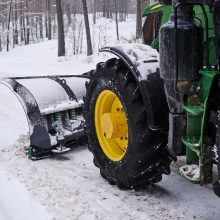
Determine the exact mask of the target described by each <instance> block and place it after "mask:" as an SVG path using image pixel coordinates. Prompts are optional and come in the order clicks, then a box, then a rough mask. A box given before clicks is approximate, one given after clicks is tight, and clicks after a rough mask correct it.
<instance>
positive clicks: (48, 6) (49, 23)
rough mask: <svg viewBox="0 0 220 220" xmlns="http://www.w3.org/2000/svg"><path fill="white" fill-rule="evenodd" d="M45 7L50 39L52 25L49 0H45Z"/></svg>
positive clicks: (49, 38)
mask: <svg viewBox="0 0 220 220" xmlns="http://www.w3.org/2000/svg"><path fill="white" fill-rule="evenodd" d="M47 9H48V40H51V39H52V25H51V3H50V0H47Z"/></svg>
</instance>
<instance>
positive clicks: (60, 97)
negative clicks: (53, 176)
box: [0, 74, 88, 159]
mask: <svg viewBox="0 0 220 220" xmlns="http://www.w3.org/2000/svg"><path fill="white" fill-rule="evenodd" d="M86 81H88V75H86V74H85V75H82V76H42V77H41V76H36V77H12V78H1V79H0V84H3V85H5V86H6V87H8V88H9V89H10V90H11V91H12V92H13V93H14V94H15V95H16V97H17V98H18V100H19V101H20V103H21V105H22V107H23V109H24V111H25V114H26V117H27V121H28V124H29V134H30V147H29V148H28V149H27V154H28V156H29V158H31V159H37V158H41V157H45V156H47V155H53V154H58V153H64V152H66V151H68V150H70V149H71V148H72V147H73V146H74V145H73V143H78V141H79V140H81V139H85V131H84V119H83V116H82V108H83V96H85V93H86V89H85V83H86ZM67 146H68V148H67Z"/></svg>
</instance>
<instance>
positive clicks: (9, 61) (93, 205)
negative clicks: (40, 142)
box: [0, 19, 220, 220]
mask: <svg viewBox="0 0 220 220" xmlns="http://www.w3.org/2000/svg"><path fill="white" fill-rule="evenodd" d="M120 25H124V26H123V32H124V33H123V34H125V36H126V37H128V36H132V33H134V32H135V28H134V27H135V26H134V21H131V20H129V21H128V22H127V23H123V24H122V23H120ZM99 26H102V28H103V32H106V33H107V36H108V38H107V40H108V41H109V42H107V43H109V45H112V43H114V42H116V40H115V38H114V37H113V36H114V23H113V22H110V21H105V20H103V19H100V23H98V24H97V27H96V28H94V29H93V31H94V32H96V35H95V36H94V37H93V38H94V39H98V35H99V32H98V30H99ZM105 27H108V28H106V29H105ZM121 30H122V27H121ZM107 43H106V42H105V41H104V38H102V40H101V43H100V45H101V46H106V45H105V44H107ZM96 44H97V42H96ZM67 45H68V44H67ZM56 47H57V42H56V40H53V41H45V42H42V43H39V44H33V45H29V46H25V47H17V48H15V49H13V50H11V51H10V52H9V53H6V52H3V53H0V76H9V75H10V76H22V75H42V74H46V75H53V74H80V73H84V72H87V71H89V70H91V69H94V68H95V66H96V63H97V62H98V61H103V60H105V59H107V58H108V57H109V56H106V55H105V54H103V55H102V54H99V56H97V55H94V56H93V57H92V58H90V59H88V58H86V56H85V54H82V55H77V56H76V57H73V56H69V55H68V56H66V57H64V58H57V57H56V53H57V48H56ZM39 86H40V85H39ZM0 94H1V96H0V122H1V123H0V219H1V220H5V219H6V220H20V219H22V220H29V219H35V218H36V219H43V220H44V219H53V220H56V219H57V220H60V219H64V220H70V219H79V220H81V219H82V220H83V219H85V220H88V219H91V220H92V219H95V220H96V219H100V220H108V219H109V220H110V219H114V220H120V219H123V220H129V219H132V220H133V219H138V220H139V219H140V220H142V219H143V220H170V219H175V220H177V219H180V220H195V219H199V220H219V216H220V210H219V206H220V200H219V198H217V197H216V196H215V195H214V193H213V190H212V188H211V187H210V186H207V187H204V186H203V187H202V186H200V185H194V184H191V183H189V182H188V181H186V180H185V179H184V178H183V177H182V176H181V175H180V174H179V167H178V166H177V165H176V164H173V166H172V173H171V175H170V176H165V177H164V178H163V181H162V182H160V183H159V184H157V185H153V184H151V185H148V186H146V187H145V188H143V189H141V190H128V191H120V190H119V189H118V188H117V187H116V186H111V185H109V184H108V183H107V182H106V181H105V180H104V179H102V178H101V177H100V174H99V170H98V169H97V168H96V167H95V166H94V165H93V161H92V160H93V158H92V155H91V153H90V152H89V151H88V149H87V146H78V147H77V146H76V148H75V149H74V150H73V151H71V152H69V153H67V154H65V155H62V156H61V155H60V156H57V157H55V158H51V159H45V160H41V161H36V162H33V161H30V160H28V159H27V156H26V155H25V153H24V148H25V147H27V146H29V144H30V143H29V138H28V136H27V133H28V125H27V121H26V119H25V113H24V110H23V109H22V107H21V105H20V103H19V101H18V100H17V98H16V97H15V96H14V95H13V94H12V93H11V92H10V90H9V89H7V88H6V87H5V86H3V85H0ZM18 138H19V140H18ZM3 207H4V208H3ZM30 214H31V215H30Z"/></svg>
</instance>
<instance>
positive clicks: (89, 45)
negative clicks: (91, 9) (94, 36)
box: [82, 0, 93, 56]
mask: <svg viewBox="0 0 220 220" xmlns="http://www.w3.org/2000/svg"><path fill="white" fill-rule="evenodd" d="M82 5H83V14H84V21H85V28H86V39H87V56H91V55H92V54H93V50H92V40H91V34H90V26H89V16H88V8H87V1H86V0H82Z"/></svg>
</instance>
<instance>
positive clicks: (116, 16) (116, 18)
mask: <svg viewBox="0 0 220 220" xmlns="http://www.w3.org/2000/svg"><path fill="white" fill-rule="evenodd" d="M115 23H116V34H117V40H118V41H119V30H118V2H117V0H115Z"/></svg>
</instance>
